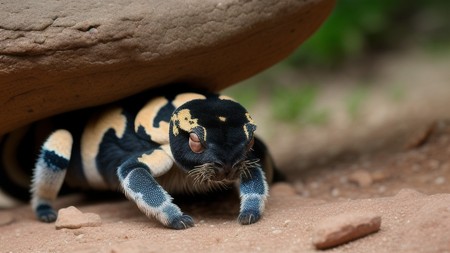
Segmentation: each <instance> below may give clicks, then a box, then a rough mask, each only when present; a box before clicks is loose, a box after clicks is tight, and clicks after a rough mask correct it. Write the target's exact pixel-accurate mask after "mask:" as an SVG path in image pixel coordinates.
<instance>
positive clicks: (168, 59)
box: [0, 0, 335, 134]
mask: <svg viewBox="0 0 450 253" xmlns="http://www.w3.org/2000/svg"><path fill="white" fill-rule="evenodd" d="M334 2H335V1H334V0H304V1H297V0H285V1H279V0H268V1H238V0H220V1H219V0H208V1H204V0H192V1H159V0H137V1H136V0H133V1H131V0H112V1H98V2H95V3H93V2H92V1H88V0H81V1H69V0H63V1H51V0H43V1H25V2H24V1H14V0H8V1H3V2H2V3H1V8H0V16H1V17H2V18H1V19H0V84H1V85H2V89H1V90H0V102H1V105H2V106H0V118H1V119H2V124H0V134H2V133H4V132H6V131H9V130H12V129H14V128H16V127H19V126H21V125H24V124H26V123H29V122H31V121H34V120H37V119H40V118H43V117H46V116H50V115H54V114H57V113H61V112H65V111H68V110H73V109H78V108H82V107H88V106H94V105H99V104H103V103H107V102H111V101H114V100H117V99H120V98H123V97H126V96H129V95H132V94H135V93H138V92H140V91H143V90H145V89H148V88H150V87H156V86H160V85H163V84H167V83H178V82H188V83H195V84H197V85H200V86H203V87H205V88H207V89H211V90H220V89H222V88H224V87H227V86H229V85H232V84H234V83H236V82H237V81H240V80H242V79H245V78H248V77H250V76H252V75H254V74H256V73H257V72H259V71H261V70H263V69H265V68H267V67H269V66H271V65H273V64H274V63H276V62H278V61H280V60H281V59H283V58H284V57H286V56H287V55H288V54H289V53H291V52H292V51H293V50H294V49H295V48H297V47H298V46H299V45H300V44H301V43H302V42H303V41H304V40H305V39H306V38H308V37H309V36H310V35H311V34H312V33H313V32H314V31H315V30H316V29H317V28H318V27H319V26H320V24H321V23H322V22H323V21H324V19H325V18H326V17H327V16H328V14H329V13H330V11H331V9H332V7H333V5H334ZM262 42H263V43H262Z"/></svg>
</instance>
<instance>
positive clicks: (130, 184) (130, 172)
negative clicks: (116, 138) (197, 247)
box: [117, 153, 194, 229]
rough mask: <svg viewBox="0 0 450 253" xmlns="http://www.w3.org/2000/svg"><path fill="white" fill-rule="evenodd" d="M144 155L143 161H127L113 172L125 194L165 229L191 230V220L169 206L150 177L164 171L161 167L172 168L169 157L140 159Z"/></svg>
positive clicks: (167, 200) (192, 223)
mask: <svg viewBox="0 0 450 253" xmlns="http://www.w3.org/2000/svg"><path fill="white" fill-rule="evenodd" d="M144 156H145V157H146V158H145V159H140V158H138V159H136V158H132V159H130V160H128V161H127V162H125V163H124V164H123V165H122V166H120V167H119V169H118V171H117V174H118V177H119V181H120V184H121V186H122V188H123V191H124V192H125V195H126V196H127V197H128V198H129V199H130V200H133V201H134V202H135V203H136V204H137V206H138V208H139V209H140V210H141V211H142V212H143V213H145V214H146V215H147V216H148V217H154V218H156V219H157V220H158V221H159V222H161V223H162V224H163V225H164V226H166V227H170V228H173V229H185V228H189V227H193V226H194V221H193V219H192V218H191V217H190V216H188V215H185V214H183V213H182V212H181V210H180V208H179V207H178V206H177V205H175V204H173V203H172V197H171V196H170V195H169V194H168V193H167V192H166V191H165V190H164V189H163V188H162V187H161V186H160V185H159V184H158V182H156V180H155V179H154V178H153V176H152V174H155V173H153V172H156V171H161V170H166V169H164V168H162V167H166V168H167V167H168V168H170V167H171V166H172V164H173V162H172V160H171V159H170V157H169V156H167V155H165V157H164V156H163V155H162V154H161V153H160V154H158V155H154V156H152V155H149V156H146V155H143V156H141V158H142V157H144ZM144 160H145V161H144ZM144 162H145V163H144ZM151 166H153V167H154V168H151ZM155 167H160V168H155Z"/></svg>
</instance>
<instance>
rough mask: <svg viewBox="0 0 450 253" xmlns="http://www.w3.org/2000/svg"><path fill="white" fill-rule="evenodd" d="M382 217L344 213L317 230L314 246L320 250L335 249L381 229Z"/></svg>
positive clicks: (330, 219)
mask: <svg viewBox="0 0 450 253" xmlns="http://www.w3.org/2000/svg"><path fill="white" fill-rule="evenodd" d="M380 225H381V217H380V216H379V215H376V214H371V213H344V214H341V215H337V216H333V217H329V218H327V219H325V220H323V221H322V222H321V223H320V224H319V225H318V226H317V227H316V229H315V231H314V235H313V244H314V246H316V248H318V249H327V248H331V247H335V246H338V245H341V244H344V243H347V242H350V241H352V240H355V239H358V238H361V237H363V236H366V235H368V234H371V233H373V232H376V231H378V230H379V229H380Z"/></svg>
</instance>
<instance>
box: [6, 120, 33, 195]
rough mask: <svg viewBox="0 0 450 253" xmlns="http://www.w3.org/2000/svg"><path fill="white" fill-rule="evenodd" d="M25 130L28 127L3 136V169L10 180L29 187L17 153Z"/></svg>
mask: <svg viewBox="0 0 450 253" xmlns="http://www.w3.org/2000/svg"><path fill="white" fill-rule="evenodd" d="M27 131H28V127H24V128H20V129H18V130H15V131H14V132H12V133H11V134H9V135H8V136H7V137H5V144H4V146H3V150H2V151H3V154H2V160H3V164H4V168H3V169H4V170H5V172H6V173H7V174H8V176H9V178H10V179H11V180H12V181H14V182H15V183H16V184H19V185H20V186H22V187H25V188H28V187H30V180H29V178H30V177H29V175H27V173H25V171H24V170H23V169H21V168H20V165H19V163H18V159H19V157H20V156H19V155H18V154H17V149H18V146H19V144H20V141H21V140H22V139H23V138H24V136H25V134H26V133H27Z"/></svg>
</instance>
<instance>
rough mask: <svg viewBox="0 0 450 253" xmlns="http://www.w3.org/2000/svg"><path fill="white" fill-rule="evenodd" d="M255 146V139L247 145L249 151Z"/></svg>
mask: <svg viewBox="0 0 450 253" xmlns="http://www.w3.org/2000/svg"><path fill="white" fill-rule="evenodd" d="M254 144H255V137H252V139H251V140H250V142H249V143H248V144H247V150H251V149H252V148H253V145H254Z"/></svg>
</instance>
